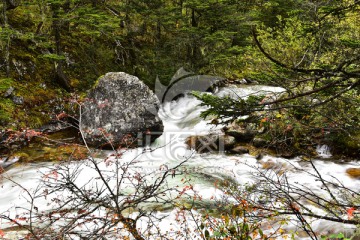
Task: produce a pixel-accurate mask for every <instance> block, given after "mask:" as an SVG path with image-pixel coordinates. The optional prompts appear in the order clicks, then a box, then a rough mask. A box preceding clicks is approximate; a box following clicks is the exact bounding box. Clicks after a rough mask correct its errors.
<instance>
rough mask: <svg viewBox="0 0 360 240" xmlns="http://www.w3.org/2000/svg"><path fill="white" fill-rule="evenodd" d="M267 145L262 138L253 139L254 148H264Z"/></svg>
mask: <svg viewBox="0 0 360 240" xmlns="http://www.w3.org/2000/svg"><path fill="white" fill-rule="evenodd" d="M266 144H267V141H266V140H265V139H263V138H259V137H255V138H254V139H253V145H254V146H255V147H264V146H265V145H266Z"/></svg>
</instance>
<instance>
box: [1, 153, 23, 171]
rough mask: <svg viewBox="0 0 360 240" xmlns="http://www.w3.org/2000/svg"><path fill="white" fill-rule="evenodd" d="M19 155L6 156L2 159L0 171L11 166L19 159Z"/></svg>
mask: <svg viewBox="0 0 360 240" xmlns="http://www.w3.org/2000/svg"><path fill="white" fill-rule="evenodd" d="M19 159H20V158H19V157H17V156H15V157H9V158H8V157H5V158H3V159H1V160H0V173H1V172H2V171H4V170H5V169H7V168H9V167H10V166H11V165H13V164H14V163H16V162H18V161H19Z"/></svg>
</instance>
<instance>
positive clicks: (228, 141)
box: [219, 135, 236, 150]
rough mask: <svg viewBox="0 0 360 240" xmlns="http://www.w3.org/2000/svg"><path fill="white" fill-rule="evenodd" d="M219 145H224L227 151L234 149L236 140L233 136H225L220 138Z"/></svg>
mask: <svg viewBox="0 0 360 240" xmlns="http://www.w3.org/2000/svg"><path fill="white" fill-rule="evenodd" d="M219 144H223V146H224V149H225V150H229V149H232V148H233V147H234V146H235V144H236V139H235V137H233V136H229V135H223V136H220V139H219Z"/></svg>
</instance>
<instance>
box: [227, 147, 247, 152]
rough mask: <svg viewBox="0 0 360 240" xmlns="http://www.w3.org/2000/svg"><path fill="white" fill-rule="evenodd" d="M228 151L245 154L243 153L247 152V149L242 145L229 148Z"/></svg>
mask: <svg viewBox="0 0 360 240" xmlns="http://www.w3.org/2000/svg"><path fill="white" fill-rule="evenodd" d="M229 152H230V153H234V154H245V153H249V149H248V148H246V147H243V146H237V147H234V148H232V149H230V151H229Z"/></svg>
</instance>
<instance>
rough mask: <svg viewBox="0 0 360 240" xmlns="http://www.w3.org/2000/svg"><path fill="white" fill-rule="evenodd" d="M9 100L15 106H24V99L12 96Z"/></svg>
mask: <svg viewBox="0 0 360 240" xmlns="http://www.w3.org/2000/svg"><path fill="white" fill-rule="evenodd" d="M11 100H12V101H13V102H14V103H15V104H16V105H23V104H24V98H23V97H22V96H13V97H12V98H11Z"/></svg>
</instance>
